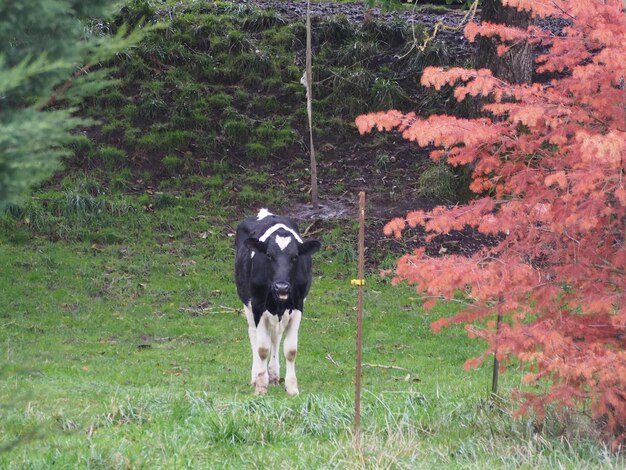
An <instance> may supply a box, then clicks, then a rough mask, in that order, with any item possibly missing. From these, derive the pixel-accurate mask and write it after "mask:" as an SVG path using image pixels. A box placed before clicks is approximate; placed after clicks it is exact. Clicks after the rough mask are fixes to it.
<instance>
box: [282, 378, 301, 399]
mask: <svg viewBox="0 0 626 470" xmlns="http://www.w3.org/2000/svg"><path fill="white" fill-rule="evenodd" d="M285 390H286V391H287V395H289V396H290V397H295V396H296V395H298V394H299V393H300V391H299V390H298V382H296V381H295V380H293V381H292V380H289V381H285Z"/></svg>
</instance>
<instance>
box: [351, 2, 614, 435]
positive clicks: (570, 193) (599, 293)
mask: <svg viewBox="0 0 626 470" xmlns="http://www.w3.org/2000/svg"><path fill="white" fill-rule="evenodd" d="M502 3H503V4H505V5H507V6H510V7H514V8H517V9H518V10H523V11H527V12H529V13H530V14H531V16H532V17H556V18H562V19H563V20H565V21H566V22H567V25H566V26H565V27H564V28H563V31H562V34H551V33H549V32H545V31H542V30H540V29H538V28H537V27H534V26H532V25H531V26H529V27H528V28H526V29H519V28H513V27H509V26H507V25H503V24H496V23H489V22H484V23H482V24H480V25H478V24H475V23H470V24H468V25H467V26H466V28H465V35H466V37H468V39H470V40H471V41H473V40H475V39H476V37H477V36H483V37H490V38H498V40H499V45H498V46H497V50H498V53H500V54H506V52H507V51H508V50H509V48H510V47H511V46H512V45H514V44H517V43H519V42H522V41H527V42H529V43H533V44H537V43H541V44H542V46H543V47H544V48H546V50H547V52H545V53H543V54H540V55H539V56H538V57H537V59H536V66H537V71H538V72H539V73H551V74H553V77H554V78H553V79H552V80H551V81H549V82H548V83H532V84H525V83H518V84H513V83H510V82H508V81H506V80H503V79H500V78H497V77H495V76H494V75H493V73H492V72H491V71H490V70H488V69H481V70H467V69H462V68H451V69H449V70H442V69H435V68H428V69H427V70H425V71H424V73H423V76H422V79H421V81H422V84H423V85H425V86H432V87H435V88H436V89H440V88H441V87H443V86H446V85H452V86H455V87H456V88H455V97H456V98H457V100H459V101H462V100H464V99H465V98H466V97H467V96H479V97H482V98H484V100H483V101H482V103H483V104H482V111H484V115H483V116H484V117H481V118H477V119H459V118H456V117H453V116H445V115H444V116H430V117H428V118H426V119H424V118H420V117H418V116H417V115H416V114H414V113H409V114H403V113H401V112H399V111H394V110H391V111H388V112H381V113H372V114H368V115H363V116H359V117H358V118H357V126H358V128H359V130H360V132H361V133H364V132H370V131H372V130H373V129H375V128H376V129H378V130H379V131H391V130H398V131H400V132H401V133H402V135H403V137H404V138H406V139H409V140H411V141H414V142H417V143H418V144H419V145H420V146H428V145H434V146H436V147H438V148H437V149H436V150H434V151H432V152H431V158H432V159H434V160H440V159H445V160H446V161H447V162H448V163H449V164H451V165H470V166H471V168H472V177H473V181H472V184H471V189H472V190H473V191H474V192H475V193H476V194H477V195H479V197H477V199H475V200H473V201H471V202H470V203H469V204H468V205H466V206H457V207H452V208H446V207H438V208H435V209H434V210H432V211H429V212H424V211H415V212H411V213H409V214H407V216H406V217H404V218H399V219H395V220H392V221H391V222H390V223H389V224H388V225H387V226H386V227H385V231H386V233H387V234H388V235H392V234H393V235H395V236H397V237H400V236H401V234H402V232H403V230H404V229H405V228H406V227H407V226H411V227H415V226H417V225H421V226H424V227H425V228H426V230H427V232H428V236H429V239H430V238H432V237H434V236H436V235H438V234H442V233H447V232H449V231H450V230H458V229H463V228H464V227H465V226H471V227H475V228H477V229H478V230H479V231H480V232H482V233H485V234H499V236H500V237H501V241H500V243H499V244H498V245H497V246H495V247H491V248H484V249H483V250H482V251H480V252H479V253H476V254H475V255H474V256H472V257H469V258H464V257H461V256H448V257H443V258H439V259H431V258H428V257H427V256H425V251H424V249H416V250H415V252H413V253H410V254H406V255H404V256H403V257H402V258H400V260H399V261H398V265H397V269H396V281H402V280H405V281H408V282H409V283H412V284H414V285H415V286H416V287H417V289H418V291H420V292H422V293H424V295H425V296H426V297H427V301H426V302H425V304H424V307H425V308H427V309H428V308H431V307H432V305H433V304H434V303H435V302H436V300H437V299H439V298H446V299H450V298H453V297H454V296H455V295H457V294H458V293H459V292H463V293H464V294H465V295H466V296H467V299H468V305H467V307H466V308H465V309H464V310H463V311H461V312H460V313H458V314H457V315H455V316H454V317H452V318H444V319H441V320H438V321H437V322H435V323H434V324H433V325H432V327H433V329H434V330H435V331H437V330H439V329H440V328H442V327H443V326H445V325H448V324H451V323H464V324H465V326H466V329H467V331H468V333H469V335H470V336H471V337H479V338H483V339H485V340H486V341H487V344H488V348H487V350H486V351H485V353H484V354H483V355H482V356H481V357H479V358H475V359H470V360H468V361H467V362H466V366H467V367H472V366H476V365H478V364H480V363H481V362H482V361H483V360H484V359H485V358H486V357H489V356H491V355H492V354H495V355H496V357H497V359H498V360H499V362H500V364H501V365H503V366H504V365H506V364H507V363H508V362H509V361H511V359H513V358H516V359H517V360H519V361H521V362H522V363H523V364H524V365H525V367H526V368H527V373H526V375H525V376H524V383H525V384H528V385H526V387H525V389H524V390H523V391H522V392H520V393H519V396H520V397H521V398H522V399H523V401H522V405H521V408H520V412H526V411H528V410H534V411H535V413H536V415H537V416H539V417H542V416H544V414H545V409H546V405H547V404H549V403H551V404H556V405H558V406H562V407H567V408H569V409H570V410H571V409H576V407H578V406H581V405H584V406H586V407H588V411H589V412H590V414H591V415H592V416H593V417H594V418H595V422H596V423H599V424H603V425H604V430H605V431H606V432H607V433H608V434H609V435H611V436H613V442H614V444H615V445H621V444H622V443H623V442H624V441H626V281H625V279H626V278H625V275H626V241H625V236H626V82H625V80H626V13H624V12H623V10H622V7H623V5H622V0H550V1H549V2H537V1H535V0H503V1H502ZM498 318H503V320H504V321H503V322H502V323H501V324H500V328H498V326H497V325H498V323H497V322H496V319H498Z"/></svg>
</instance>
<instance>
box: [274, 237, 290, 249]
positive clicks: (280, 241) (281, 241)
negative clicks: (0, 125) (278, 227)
mask: <svg viewBox="0 0 626 470" xmlns="http://www.w3.org/2000/svg"><path fill="white" fill-rule="evenodd" d="M290 243H291V237H290V236H287V237H281V236H280V235H276V244H277V245H278V247H279V248H280V251H285V248H287V246H288V245H289V244H290Z"/></svg>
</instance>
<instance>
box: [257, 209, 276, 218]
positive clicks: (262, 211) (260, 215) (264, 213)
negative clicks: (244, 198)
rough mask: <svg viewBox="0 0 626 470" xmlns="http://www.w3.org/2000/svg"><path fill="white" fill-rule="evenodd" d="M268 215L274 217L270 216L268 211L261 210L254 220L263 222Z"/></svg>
mask: <svg viewBox="0 0 626 470" xmlns="http://www.w3.org/2000/svg"><path fill="white" fill-rule="evenodd" d="M270 215H274V214H272V213H271V212H270V211H268V210H267V209H265V208H263V209H261V210H260V211H259V213H258V214H257V216H256V220H263V219H264V218H265V217H267V216H270Z"/></svg>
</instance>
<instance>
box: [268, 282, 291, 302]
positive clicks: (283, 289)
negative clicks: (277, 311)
mask: <svg viewBox="0 0 626 470" xmlns="http://www.w3.org/2000/svg"><path fill="white" fill-rule="evenodd" d="M289 288H290V286H289V283H288V282H285V281H278V282H275V283H274V284H273V285H272V289H274V294H275V295H276V297H277V298H278V299H279V300H282V301H285V300H287V299H289Z"/></svg>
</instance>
